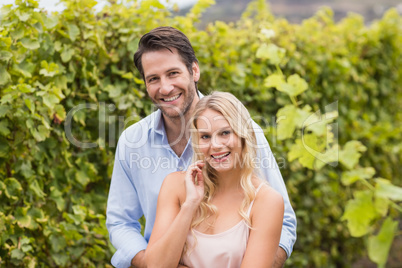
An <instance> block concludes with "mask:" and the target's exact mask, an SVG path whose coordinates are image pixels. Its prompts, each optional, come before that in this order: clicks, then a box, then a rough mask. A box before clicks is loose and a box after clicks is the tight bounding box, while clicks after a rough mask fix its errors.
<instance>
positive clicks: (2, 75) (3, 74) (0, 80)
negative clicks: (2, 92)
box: [0, 64, 11, 86]
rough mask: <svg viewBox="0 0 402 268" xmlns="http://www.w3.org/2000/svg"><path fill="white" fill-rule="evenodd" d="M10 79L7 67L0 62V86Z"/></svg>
mask: <svg viewBox="0 0 402 268" xmlns="http://www.w3.org/2000/svg"><path fill="white" fill-rule="evenodd" d="M10 80H11V76H10V74H9V73H8V72H7V69H6V68H5V67H4V66H3V65H1V64H0V86H2V85H5V84H7V83H8V82H9V81H10Z"/></svg>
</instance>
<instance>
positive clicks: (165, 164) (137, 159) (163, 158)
mask: <svg viewBox="0 0 402 268" xmlns="http://www.w3.org/2000/svg"><path fill="white" fill-rule="evenodd" d="M253 127H254V131H255V134H256V137H257V144H258V145H259V147H260V148H259V149H258V155H259V160H260V161H259V162H260V166H261V168H260V173H259V175H260V176H262V177H263V178H265V179H267V180H268V182H269V183H270V185H271V186H272V187H273V188H275V189H276V190H277V191H278V192H279V193H280V194H281V195H282V196H283V199H284V202H285V214H284V220H283V226H282V234H281V240H280V244H279V245H280V246H281V247H282V248H283V249H284V250H285V251H286V253H287V255H288V256H290V254H291V253H292V250H293V244H294V243H295V241H296V216H295V213H294V211H293V209H292V207H291V205H290V202H289V197H288V194H287V191H286V187H285V184H284V182H283V179H282V175H281V173H280V172H279V168H278V166H277V164H276V161H275V158H274V156H273V154H272V151H271V149H270V147H269V145H268V142H267V140H266V138H265V136H264V133H263V131H262V129H261V128H260V127H259V126H258V125H257V124H255V123H254V126H253ZM192 155H193V150H192V148H191V141H190V140H189V141H188V143H187V146H186V148H185V149H184V151H183V153H182V155H181V156H180V157H178V156H177V155H176V153H175V152H174V151H173V150H172V148H171V147H170V146H169V143H168V139H167V135H166V131H165V127H164V123H163V120H162V113H161V111H160V110H158V111H156V112H153V113H152V114H151V115H149V116H147V117H146V118H144V119H142V120H141V121H139V122H138V123H136V124H134V125H132V126H130V127H128V128H127V129H126V130H125V131H124V132H123V133H122V135H121V136H120V138H119V142H118V145H117V149H116V155H115V162H114V168H113V174H112V181H111V184H110V191H109V198H108V203H107V212H106V214H107V219H106V226H107V229H108V231H109V236H110V241H111V243H112V244H113V246H114V247H115V248H116V250H117V251H116V253H115V254H114V255H113V257H112V264H113V265H114V266H115V267H119V268H120V267H122V268H127V267H129V266H130V265H131V260H132V258H133V257H134V256H135V255H136V254H137V253H138V252H139V251H141V250H144V249H146V247H147V244H148V241H149V238H150V236H151V232H152V228H153V226H154V222H155V215H156V204H157V199H158V194H159V190H160V188H161V185H162V181H163V180H164V178H165V177H166V176H167V175H168V174H170V173H172V172H175V171H181V170H186V169H187V167H188V166H189V165H190V164H191V160H192ZM257 164H258V163H257ZM267 212H268V213H269V211H267ZM142 215H145V219H146V224H145V231H144V237H143V236H142V235H141V225H140V223H139V222H138V219H140V218H141V217H142Z"/></svg>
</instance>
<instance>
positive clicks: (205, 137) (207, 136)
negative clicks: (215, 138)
mask: <svg viewBox="0 0 402 268" xmlns="http://www.w3.org/2000/svg"><path fill="white" fill-rule="evenodd" d="M201 139H203V140H206V139H209V135H202V136H201Z"/></svg>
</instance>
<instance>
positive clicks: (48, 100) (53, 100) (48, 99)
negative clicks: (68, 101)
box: [42, 93, 60, 109]
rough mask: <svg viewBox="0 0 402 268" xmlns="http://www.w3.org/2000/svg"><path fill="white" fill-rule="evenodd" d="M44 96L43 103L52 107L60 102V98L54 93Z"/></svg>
mask: <svg viewBox="0 0 402 268" xmlns="http://www.w3.org/2000/svg"><path fill="white" fill-rule="evenodd" d="M42 98H43V103H44V104H45V105H46V106H47V107H49V108H50V109H53V108H54V106H55V105H56V104H57V103H59V102H60V100H59V98H57V96H56V95H54V94H53V93H48V94H46V95H44V96H42Z"/></svg>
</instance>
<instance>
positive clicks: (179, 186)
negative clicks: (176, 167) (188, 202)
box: [162, 171, 186, 200]
mask: <svg viewBox="0 0 402 268" xmlns="http://www.w3.org/2000/svg"><path fill="white" fill-rule="evenodd" d="M185 176H186V173H185V172H183V171H176V172H172V173H170V174H169V175H167V176H166V178H165V179H164V180H163V184H162V189H163V190H164V191H167V192H170V193H176V194H177V196H178V197H179V199H180V200H181V199H182V197H183V196H184V197H185V194H186V192H185V191H186V188H185V180H184V178H185Z"/></svg>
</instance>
